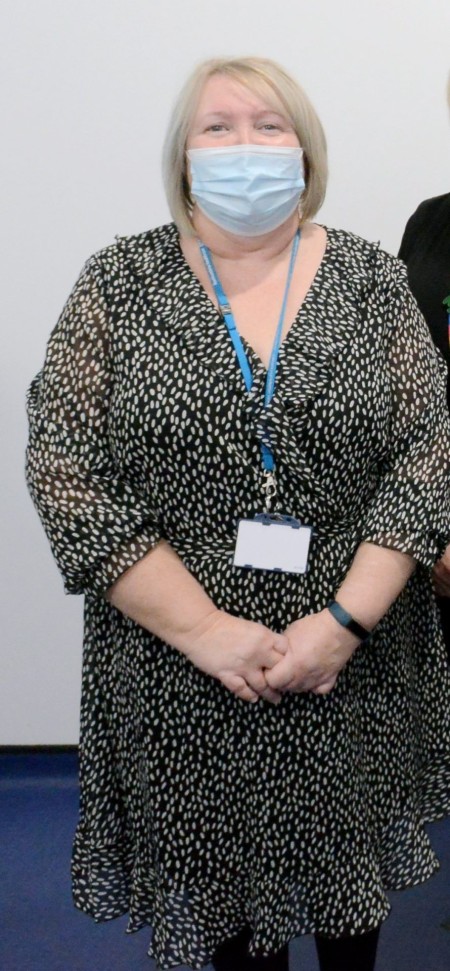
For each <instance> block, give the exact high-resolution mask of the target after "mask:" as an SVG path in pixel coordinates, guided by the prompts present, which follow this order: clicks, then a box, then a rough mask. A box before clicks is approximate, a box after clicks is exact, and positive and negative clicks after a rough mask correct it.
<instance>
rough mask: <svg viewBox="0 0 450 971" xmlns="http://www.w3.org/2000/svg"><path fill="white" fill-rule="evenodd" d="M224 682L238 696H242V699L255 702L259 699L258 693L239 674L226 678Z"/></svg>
mask: <svg viewBox="0 0 450 971" xmlns="http://www.w3.org/2000/svg"><path fill="white" fill-rule="evenodd" d="M222 684H224V685H225V687H226V688H228V690H229V691H231V692H232V693H233V694H234V695H236V697H237V698H240V699H241V701H250V702H252V703H253V704H254V702H255V701H258V699H259V695H258V693H257V692H256V691H254V690H253V688H251V687H250V685H248V684H247V682H246V681H244V678H241V677H239V675H233V676H230V677H229V678H227V677H226V678H224V679H223V681H222Z"/></svg>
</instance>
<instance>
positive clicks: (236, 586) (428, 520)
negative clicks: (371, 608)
mask: <svg viewBox="0 0 450 971" xmlns="http://www.w3.org/2000/svg"><path fill="white" fill-rule="evenodd" d="M299 259H301V246H300V251H299ZM274 326H275V322H274ZM245 347H246V351H247V353H248V356H249V359H250V362H251V366H252V369H253V373H254V377H255V381H254V385H253V388H252V391H251V392H250V393H249V394H248V393H247V392H246V390H245V387H244V382H243V378H242V375H241V372H240V369H239V366H238V363H237V360H236V356H235V352H234V350H233V347H232V345H231V342H230V339H229V336H228V333H227V330H226V327H225V325H224V322H223V320H222V318H221V317H220V316H219V314H218V312H217V311H216V309H215V308H214V306H213V304H212V303H211V302H210V300H209V298H208V297H207V295H206V293H205V292H204V291H203V289H202V287H201V286H200V283H199V282H198V281H197V279H196V278H195V276H194V275H193V273H192V271H191V270H190V268H189V266H188V265H187V264H186V262H185V260H184V257H183V255H182V253H181V250H180V247H179V238H178V233H177V230H176V228H175V226H174V225H169V226H164V227H162V228H160V229H157V230H155V231H152V232H149V233H144V234H142V235H139V236H136V237H132V238H125V239H119V240H118V241H117V243H115V244H114V245H112V246H111V247H109V248H107V249H106V250H104V251H102V252H101V253H99V254H97V255H96V256H94V257H93V258H92V259H90V260H89V261H88V263H87V264H86V266H85V268H84V270H83V273H82V275H81V277H80V279H79V281H78V283H77V284H76V287H75V289H74V291H73V293H72V295H71V297H70V299H69V301H68V303H67V306H66V308H65V310H64V312H63V314H62V317H61V319H60V321H59V323H58V325H57V327H56V329H55V330H54V332H53V334H52V336H51V339H50V343H49V347H48V354H47V359H46V363H45V366H44V368H43V370H42V372H41V373H40V374H39V375H38V377H37V378H36V379H35V381H34V382H33V384H32V386H31V389H30V393H29V414H30V420H31V437H30V444H29V450H28V481H29V485H30V489H31V492H32V495H33V498H34V501H35V503H36V505H37V506H38V509H39V512H40V515H41V517H42V520H43V523H44V526H45V528H46V531H47V533H48V536H49V539H50V542H51V544H52V547H53V550H54V553H55V556H56V559H57V561H58V564H59V566H60V569H61V571H62V573H63V576H64V580H65V586H66V590H67V591H68V592H70V593H84V594H85V603H86V608H85V644H84V673H83V697H82V726H81V749H80V755H81V789H82V801H81V818H80V823H79V827H78V830H77V834H76V839H75V848H74V858H73V881H74V894H75V901H76V904H77V906H78V907H80V908H81V909H83V910H84V911H86V912H87V913H89V914H91V915H92V916H93V917H94V918H96V919H97V920H105V919H108V918H111V917H115V916H116V915H118V914H121V913H123V912H125V911H128V912H129V914H130V925H129V926H130V929H131V930H135V929H137V928H139V927H141V926H143V925H145V924H147V925H151V927H152V928H153V938H152V944H151V950H150V953H151V954H152V955H153V956H154V957H155V958H156V959H157V961H158V964H159V966H160V967H161V968H163V969H168V968H170V967H173V966H174V965H176V964H180V963H185V964H189V965H190V966H191V967H193V968H200V967H201V966H202V965H204V964H205V963H207V961H208V960H209V959H210V957H211V955H212V953H213V952H214V950H215V948H216V947H217V945H218V944H219V943H220V942H221V941H222V940H223V939H225V938H228V937H231V936H233V935H234V934H235V933H236V932H237V931H238V930H239V929H240V928H241V927H242V926H243V925H245V924H247V925H251V927H252V929H253V938H252V942H251V951H252V953H268V952H271V951H275V950H277V949H278V948H280V947H281V946H282V945H283V944H284V943H285V942H286V941H288V940H289V939H290V938H292V937H293V936H295V935H298V934H304V933H310V932H313V931H318V932H319V933H322V934H326V935H328V936H331V937H333V936H342V935H347V934H353V933H361V932H364V931H367V930H369V929H371V928H373V927H375V926H376V925H378V924H379V923H380V921H382V920H383V918H385V917H386V915H387V913H388V910H389V907H388V903H387V899H386V894H385V891H386V889H392V888H402V887H407V886H411V885H413V884H415V883H418V882H420V881H422V880H425V879H426V878H427V877H429V876H430V874H432V873H433V871H434V870H435V869H436V867H437V861H436V858H435V856H434V854H433V852H432V850H431V848H430V844H429V841H428V838H427V836H426V833H425V830H424V821H426V820H430V819H433V818H436V817H438V816H441V815H443V814H445V813H446V812H449V810H450V684H449V673H448V669H447V667H446V662H445V654H444V649H443V644H442V639H441V634H440V631H439V628H438V624H437V619H436V609H435V606H434V599H433V597H432V593H431V581H430V567H431V566H432V564H433V562H434V560H435V559H436V557H437V555H438V553H439V551H440V550H442V548H443V546H444V545H445V542H446V541H447V539H448V535H449V532H450V509H449V490H448V454H449V430H448V415H447V412H446V405H445V374H443V373H442V371H443V370H444V369H443V367H440V365H439V363H438V361H437V357H436V354H435V351H434V348H433V345H432V343H431V340H430V338H429V334H428V330H427V328H426V326H425V324H424V322H423V320H422V318H421V316H420V314H419V312H418V309H417V306H416V304H415V301H414V299H413V298H412V296H411V294H410V292H409V290H408V287H407V283H406V271H405V269H404V267H403V266H402V264H401V263H400V262H398V261H397V260H396V259H394V258H393V257H391V256H389V255H387V254H386V253H383V252H382V251H380V250H379V249H378V248H377V247H376V246H374V245H372V244H369V243H366V242H364V241H363V240H361V239H359V238H357V237H355V236H352V235H351V234H349V233H345V232H340V231H336V230H328V243H327V249H326V252H325V256H324V258H323V261H322V263H321V266H320V268H319V270H318V272H317V275H316V277H315V280H314V282H313V284H312V286H311V288H310V290H309V292H308V294H307V296H306V299H305V301H304V303H303V305H302V307H301V309H300V311H299V313H298V315H297V318H296V320H295V322H294V324H293V325H292V327H291V329H290V331H289V333H288V336H287V337H286V339H285V341H284V343H283V345H282V349H281V354H280V361H279V371H278V376H277V386H276V394H275V397H274V399H273V401H272V404H271V405H270V408H269V410H268V412H267V413H265V412H264V409H263V388H264V382H265V369H264V367H263V365H262V363H261V361H260V360H259V359H258V357H257V356H256V355H255V353H254V352H253V351H252V349H251V348H250V347H249V345H248V344H245ZM265 431H266V432H267V431H268V432H269V434H270V439H271V442H272V444H273V447H274V452H275V455H276V459H277V471H278V482H279V490H280V494H281V501H282V506H283V511H284V512H286V513H289V514H292V515H295V516H297V517H298V518H299V519H300V520H302V521H303V522H306V523H310V524H313V526H314V531H315V535H314V542H313V546H312V552H311V558H310V569H309V572H308V573H307V574H306V575H304V576H297V575H292V574H280V573H270V572H258V571H251V570H246V569H241V568H237V567H234V566H233V563H232V561H233V550H234V542H235V533H236V523H237V521H238V519H239V518H240V517H251V516H253V515H254V514H255V512H259V511H261V503H262V492H261V485H262V467H261V456H260V448H259V443H260V439H261V435H263V434H264V432H265ZM160 537H164V538H165V539H167V540H168V541H169V542H170V543H171V544H172V546H173V548H174V549H175V550H176V551H177V552H178V554H179V555H180V557H181V558H182V560H183V562H184V563H185V565H186V566H187V567H188V569H189V570H190V571H191V572H192V573H193V574H194V576H195V577H196V578H197V579H198V580H199V581H200V583H201V584H203V586H204V588H205V589H206V591H207V592H208V594H209V595H210V596H211V597H212V599H213V600H214V602H215V603H216V604H217V605H218V606H220V607H221V608H223V609H225V610H227V611H230V612H231V613H233V614H236V615H239V616H242V617H245V618H248V619H251V620H254V621H262V622H263V623H264V624H267V625H268V626H269V627H271V628H272V629H275V630H279V631H281V630H283V629H284V628H285V627H286V625H287V624H289V623H290V622H292V621H294V620H295V619H296V618H298V617H300V616H303V615H305V614H308V613H311V612H314V611H317V610H320V609H321V608H323V607H324V605H325V604H326V603H327V601H328V600H329V599H330V597H332V596H333V594H334V593H335V591H336V589H337V587H338V586H339V584H340V582H341V580H342V579H343V577H344V576H345V574H346V572H347V570H348V568H349V565H350V564H351V561H352V557H353V555H354V552H355V550H356V548H357V546H358V544H359V543H360V542H361V541H363V540H366V541H369V542H372V543H375V544H381V545H383V546H387V547H391V548H393V549H397V550H402V551H404V552H406V553H409V554H411V555H413V556H414V557H416V559H417V560H418V563H419V565H418V568H417V571H416V573H415V574H414V576H413V577H412V579H411V580H410V581H409V583H408V585H407V587H406V589H405V590H404V592H403V593H402V594H401V595H400V597H399V598H398V600H397V601H396V603H395V604H394V606H393V607H392V608H391V610H390V611H389V613H388V614H387V615H386V616H385V618H384V619H383V620H382V621H381V622H380V624H379V625H378V628H377V630H376V633H375V634H374V636H373V637H372V638H371V640H370V641H369V642H368V643H367V644H366V645H364V646H362V647H360V648H359V649H358V650H357V651H356V653H355V655H354V656H353V658H352V660H351V661H350V663H349V664H348V665H347V667H346V668H345V669H344V671H343V672H342V673H341V674H340V676H339V679H338V682H337V686H336V688H335V689H334V690H333V691H332V692H331V694H330V695H328V696H325V697H319V696H317V695H314V694H312V693H306V694H287V695H285V696H284V697H283V700H282V702H281V703H280V704H279V705H278V706H273V705H271V704H268V703H266V702H264V701H261V700H260V701H259V702H258V703H257V704H256V705H251V704H248V703H245V702H242V701H240V700H238V699H237V698H236V697H234V696H233V695H232V694H230V693H229V692H228V691H227V690H226V689H225V688H224V687H223V686H222V685H221V684H220V683H219V682H217V681H215V680H213V679H212V678H210V677H208V676H207V675H206V674H204V673H203V672H201V671H199V670H197V669H196V668H195V667H193V666H192V665H191V664H190V663H189V662H188V661H187V660H186V658H185V657H184V656H183V655H181V654H180V653H178V652H177V651H176V650H175V649H173V648H172V647H170V646H169V645H167V644H165V643H162V642H161V641H159V640H158V639H157V638H156V637H153V636H151V635H150V634H149V633H147V632H146V631H145V630H144V629H142V628H141V627H139V626H138V625H136V624H135V623H133V622H132V621H131V620H129V619H127V618H126V617H124V616H122V615H121V614H120V613H119V611H117V610H116V609H114V608H113V607H111V606H110V605H109V604H108V602H107V601H106V600H105V599H104V597H103V593H104V591H105V590H106V589H107V587H108V586H109V585H110V584H111V583H113V582H114V580H116V579H117V578H118V577H119V576H120V574H121V573H122V572H123V571H124V570H126V569H127V568H128V567H129V566H130V565H131V564H133V563H135V562H136V561H137V560H138V559H139V558H140V557H142V556H144V555H145V553H146V552H147V551H148V550H150V549H151V548H152V547H153V546H154V544H156V543H157V542H158V539H159V538H160ZM173 595H174V600H175V602H176V597H177V592H176V590H174V592H173Z"/></svg>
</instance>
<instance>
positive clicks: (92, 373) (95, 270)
mask: <svg viewBox="0 0 450 971" xmlns="http://www.w3.org/2000/svg"><path fill="white" fill-rule="evenodd" d="M109 328H110V312H109V308H108V303H107V300H106V298H105V288H104V284H103V279H102V272H101V267H100V266H99V265H98V263H97V260H96V258H95V257H93V258H92V259H91V260H89V261H88V263H87V264H86V266H85V267H84V270H83V272H82V274H81V276H80V278H79V280H78V282H77V284H76V285H75V287H74V290H73V291H72V294H71V296H70V297H69V300H68V302H67V304H66V306H65V308H64V310H63V313H62V315H61V317H60V319H59V321H58V324H57V326H56V328H55V330H54V331H53V333H52V335H51V338H50V341H49V344H48V349H47V355H46V360H45V364H44V367H43V369H42V371H41V372H40V373H39V374H38V375H37V377H36V378H35V379H34V381H33V382H32V384H31V387H30V389H29V392H28V399H27V402H28V416H29V423H30V437H29V444H28V449H27V465H26V469H27V483H28V487H29V489H30V493H31V496H32V499H33V501H34V503H35V505H36V507H37V510H38V512H39V515H40V517H41V520H42V523H43V525H44V529H45V531H46V534H47V536H48V539H49V541H50V545H51V547H52V551H53V554H54V556H55V559H56V561H57V564H58V567H59V569H60V571H61V573H62V576H63V579H64V585H65V589H66V591H67V592H68V593H88V594H89V593H91V594H94V595H99V594H102V593H104V592H105V591H106V589H107V588H108V587H109V586H110V585H111V584H112V583H113V582H114V581H115V580H116V579H118V577H119V576H120V575H121V574H122V573H123V572H124V571H125V570H126V569H127V568H128V567H130V566H131V565H133V563H135V562H136V561H137V560H139V559H140V558H141V557H142V556H144V554H145V553H146V552H147V551H148V550H149V549H151V548H152V547H153V546H154V545H155V544H156V543H157V542H158V540H159V538H160V531H159V528H158V516H157V515H156V514H155V511H154V510H153V509H152V508H151V501H150V499H149V496H148V495H145V494H144V492H143V491H142V492H141V491H139V490H137V489H136V488H135V487H134V485H133V483H132V482H130V481H128V480H127V477H126V476H125V475H123V474H120V471H119V470H118V468H117V467H116V464H115V462H114V460H113V456H112V454H111V450H110V447H109V438H108V410H109V403H110V398H111V393H112V388H113V368H112V364H111V359H110V340H109Z"/></svg>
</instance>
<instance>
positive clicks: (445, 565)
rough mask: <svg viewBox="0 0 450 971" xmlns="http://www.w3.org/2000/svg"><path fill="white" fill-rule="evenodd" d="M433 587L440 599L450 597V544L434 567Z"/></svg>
mask: <svg viewBox="0 0 450 971" xmlns="http://www.w3.org/2000/svg"><path fill="white" fill-rule="evenodd" d="M433 585H434V590H435V593H437V595H438V597H450V544H449V545H448V546H447V549H446V550H445V552H444V554H443V556H441V559H440V560H438V561H437V563H436V566H435V567H434V570H433Z"/></svg>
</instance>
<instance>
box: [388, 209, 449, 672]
mask: <svg viewBox="0 0 450 971" xmlns="http://www.w3.org/2000/svg"><path fill="white" fill-rule="evenodd" d="M398 255H399V257H400V258H401V259H402V260H404V261H405V263H406V265H407V268H408V279H409V285H410V287H411V290H412V292H413V294H414V296H415V297H416V300H417V303H418V304H419V307H420V309H421V311H422V313H423V315H424V317H425V320H426V321H427V324H428V327H429V328H430V332H431V336H432V338H433V341H434V343H435V345H436V347H437V348H438V349H439V350H440V352H441V353H442V354H443V356H444V358H445V360H446V362H447V367H448V369H449V379H448V382H447V401H448V405H449V410H450V192H448V193H446V194H445V195H442V196H436V197H435V198H434V199H427V200H426V201H425V202H422V203H421V204H420V206H419V207H418V209H417V210H416V212H415V213H414V214H413V215H412V216H411V218H410V219H409V220H408V222H407V224H406V228H405V232H404V234H403V239H402V242H401V246H400V250H399V254H398ZM447 298H449V299H447ZM434 584H435V590H436V594H437V595H438V603H439V607H440V612H441V617H442V625H443V629H444V636H445V641H446V644H447V653H448V656H449V660H450V548H447V550H446V552H445V553H444V556H443V557H442V559H441V560H440V561H439V562H438V563H437V565H436V566H435V568H434Z"/></svg>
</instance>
